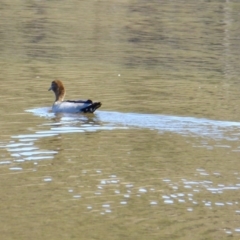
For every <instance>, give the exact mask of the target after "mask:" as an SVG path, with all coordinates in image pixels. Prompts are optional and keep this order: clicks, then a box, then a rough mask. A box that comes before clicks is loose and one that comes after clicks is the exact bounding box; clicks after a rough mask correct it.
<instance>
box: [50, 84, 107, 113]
mask: <svg viewBox="0 0 240 240" xmlns="http://www.w3.org/2000/svg"><path fill="white" fill-rule="evenodd" d="M51 90H52V91H53V92H54V93H55V96H56V99H55V102H54V103H53V106H52V111H53V112H55V113H60V112H65V113H81V112H82V113H93V112H94V111H95V110H96V109H98V108H99V107H101V105H102V104H101V103H100V102H92V100H90V99H88V100H66V101H63V100H64V96H65V94H66V90H65V88H64V86H63V83H62V82H61V81H60V80H54V81H52V84H51V87H50V88H49V89H48V91H51Z"/></svg>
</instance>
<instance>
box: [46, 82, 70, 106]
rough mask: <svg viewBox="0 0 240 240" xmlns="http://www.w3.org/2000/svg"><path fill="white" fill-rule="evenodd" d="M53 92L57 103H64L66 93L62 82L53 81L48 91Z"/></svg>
mask: <svg viewBox="0 0 240 240" xmlns="http://www.w3.org/2000/svg"><path fill="white" fill-rule="evenodd" d="M51 90H52V91H53V92H54V93H55V96H56V100H55V101H56V102H57V101H63V99H64V96H65V93H66V91H65V88H64V86H63V84H62V82H61V81H60V80H54V81H52V84H51V87H50V88H49V89H48V91H51Z"/></svg>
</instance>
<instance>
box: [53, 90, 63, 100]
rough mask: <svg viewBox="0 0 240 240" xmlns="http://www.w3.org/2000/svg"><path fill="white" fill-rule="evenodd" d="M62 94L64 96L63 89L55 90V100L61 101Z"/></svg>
mask: <svg viewBox="0 0 240 240" xmlns="http://www.w3.org/2000/svg"><path fill="white" fill-rule="evenodd" d="M64 96H65V91H64V90H63V91H58V92H55V97H56V99H55V102H62V101H63V100H64Z"/></svg>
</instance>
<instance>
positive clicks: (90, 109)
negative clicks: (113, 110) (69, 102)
mask: <svg viewBox="0 0 240 240" xmlns="http://www.w3.org/2000/svg"><path fill="white" fill-rule="evenodd" d="M101 106H102V103H100V102H94V103H92V104H91V105H89V106H87V107H85V108H83V109H82V112H84V113H94V112H95V111H96V110H97V109H98V108H100V107H101Z"/></svg>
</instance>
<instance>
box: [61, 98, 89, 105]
mask: <svg viewBox="0 0 240 240" xmlns="http://www.w3.org/2000/svg"><path fill="white" fill-rule="evenodd" d="M65 102H70V103H89V104H90V103H93V102H92V100H90V99H87V100H83V99H79V100H66V101H65Z"/></svg>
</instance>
